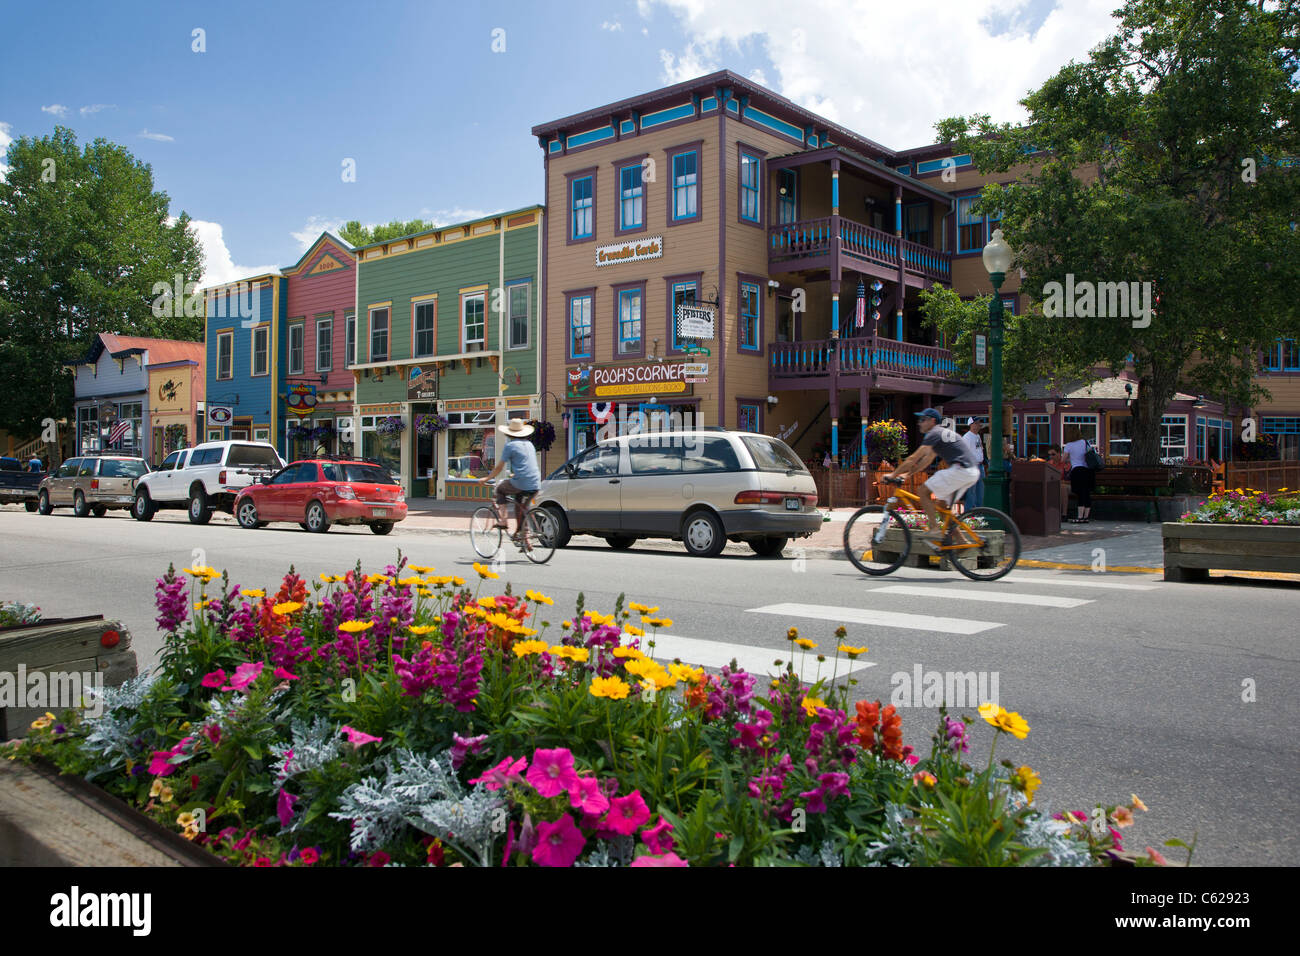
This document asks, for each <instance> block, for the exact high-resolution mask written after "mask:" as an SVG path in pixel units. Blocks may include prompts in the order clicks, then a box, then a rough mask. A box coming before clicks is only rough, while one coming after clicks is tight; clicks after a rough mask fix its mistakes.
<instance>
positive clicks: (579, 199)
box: [569, 176, 596, 239]
mask: <svg viewBox="0 0 1300 956" xmlns="http://www.w3.org/2000/svg"><path fill="white" fill-rule="evenodd" d="M594 180H595V177H593V176H583V177H581V178H580V179H575V180H573V183H572V184H571V185H570V187H569V221H570V223H571V225H570V228H569V238H570V239H590V238H591V237H592V235H593V234H594V233H593V220H594V218H595V217H594V214H593V213H594V210H593V208H592V194H593V193H594V191H595V187H596V184H595V181H594Z"/></svg>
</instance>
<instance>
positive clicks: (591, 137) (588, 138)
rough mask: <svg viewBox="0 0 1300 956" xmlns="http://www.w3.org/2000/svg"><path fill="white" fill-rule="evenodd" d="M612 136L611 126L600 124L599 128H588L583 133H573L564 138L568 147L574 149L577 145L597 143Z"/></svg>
mask: <svg viewBox="0 0 1300 956" xmlns="http://www.w3.org/2000/svg"><path fill="white" fill-rule="evenodd" d="M613 138H614V127H613V126H602V127H600V128H599V129H590V130H587V132H585V133H575V134H573V135H572V136H570V137H569V138H568V139H567V140H565V143H566V145H567V146H568V148H569V149H575V148H576V147H578V146H587V145H589V144H591V143H599V142H601V141H602V140H606V139H613Z"/></svg>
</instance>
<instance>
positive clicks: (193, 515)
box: [190, 487, 212, 524]
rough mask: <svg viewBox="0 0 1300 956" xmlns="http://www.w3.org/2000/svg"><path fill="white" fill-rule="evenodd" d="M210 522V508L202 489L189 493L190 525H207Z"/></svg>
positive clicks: (205, 493)
mask: <svg viewBox="0 0 1300 956" xmlns="http://www.w3.org/2000/svg"><path fill="white" fill-rule="evenodd" d="M211 520H212V506H211V505H210V504H208V493H207V492H206V491H204V490H203V488H202V487H198V488H196V489H194V491H192V492H190V524H207V523H208V522H209V521H211Z"/></svg>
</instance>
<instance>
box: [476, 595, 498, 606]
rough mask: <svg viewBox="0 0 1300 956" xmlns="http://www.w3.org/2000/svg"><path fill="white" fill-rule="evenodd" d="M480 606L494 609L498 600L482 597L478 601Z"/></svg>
mask: <svg viewBox="0 0 1300 956" xmlns="http://www.w3.org/2000/svg"><path fill="white" fill-rule="evenodd" d="M478 606H479V607H492V608H494V607H496V606H497V599H496V598H494V597H481V598H479V599H478Z"/></svg>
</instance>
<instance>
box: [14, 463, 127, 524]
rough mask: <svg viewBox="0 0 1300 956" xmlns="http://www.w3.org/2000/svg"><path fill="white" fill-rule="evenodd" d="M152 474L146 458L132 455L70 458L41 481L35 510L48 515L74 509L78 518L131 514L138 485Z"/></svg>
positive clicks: (73, 511)
mask: <svg viewBox="0 0 1300 956" xmlns="http://www.w3.org/2000/svg"><path fill="white" fill-rule="evenodd" d="M147 474H149V464H148V463H147V462H146V461H145V460H144V459H143V458H136V457H134V456H130V455H87V456H84V457H82V458H69V459H68V460H67V461H65V462H64V463H63V464H62V465H61V466H60V467H59V469H58V471H53V472H50V474H48V475H47V476H46V477H45V478H44V479H42V481H41V486H40V491H39V494H38V497H37V503H36V510H37V511H39V512H40V513H41V514H43V515H47V514H49V513H50V512H52V511H53V510H54V509H55V508H66V507H68V506H69V505H70V506H71V507H72V513H73V514H74V515H76V516H77V517H78V518H84V517H86V516H87V515H90V514H93V515H94V516H95V517H96V518H101V517H103V516H104V515H105V514H106V513H107V512H108V511H111V510H122V509H126V510H129V509H130V507H131V502H133V501H134V500H135V486H136V483H137V482H138V481H139V480H140V479H141V478H143V477H144V476H145V475H147Z"/></svg>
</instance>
